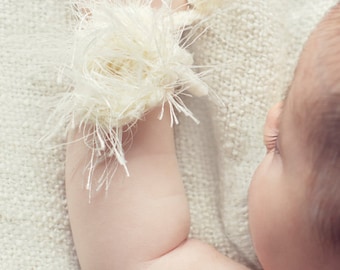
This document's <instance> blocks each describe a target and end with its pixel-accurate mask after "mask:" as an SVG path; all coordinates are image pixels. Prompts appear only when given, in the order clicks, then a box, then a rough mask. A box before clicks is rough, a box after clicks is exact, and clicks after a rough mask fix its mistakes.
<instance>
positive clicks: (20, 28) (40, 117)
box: [0, 0, 337, 270]
mask: <svg viewBox="0 0 340 270" xmlns="http://www.w3.org/2000/svg"><path fill="white" fill-rule="evenodd" d="M197 1H199V0H197ZM336 2H337V1H336V0H286V1H282V0H233V1H232V0H225V7H224V8H223V9H221V10H218V11H216V12H215V13H214V15H213V16H212V17H211V19H210V20H208V21H207V22H206V24H208V25H210V28H209V30H208V31H207V32H206V33H205V34H204V35H203V36H202V37H201V38H200V39H199V40H198V41H197V42H196V44H195V45H194V47H193V51H194V52H195V58H196V62H197V64H204V65H213V66H215V67H216V71H215V72H214V74H213V75H212V76H211V77H210V78H209V84H210V85H211V87H212V89H214V91H215V92H216V94H217V95H218V96H219V97H220V98H221V99H222V100H223V102H224V103H225V106H221V105H219V104H215V103H212V102H210V101H207V100H206V99H199V98H192V99H190V98H188V99H186V103H187V104H188V106H189V107H190V108H191V109H192V111H193V112H194V113H195V115H196V116H197V118H198V119H200V121H201V124H200V125H196V124H194V123H193V122H192V121H191V120H190V119H187V118H185V117H182V116H180V125H179V126H177V127H176V130H175V132H176V140H177V141H176V142H177V150H178V158H179V162H180V165H181V170H182V175H183V178H184V181H185V185H186V189H187V193H188V197H189V200H190V206H191V216H192V231H191V235H192V236H194V237H197V238H201V239H203V240H205V241H207V242H209V243H211V244H213V245H215V246H216V247H217V248H218V249H219V250H220V251H221V252H223V253H224V254H226V255H229V256H231V257H232V258H234V259H236V260H239V261H241V262H244V263H246V264H247V265H248V266H250V267H251V268H252V269H258V267H259V266H258V263H257V262H256V257H255V255H254V253H253V251H252V249H251V242H250V238H249V232H248V227H247V207H246V205H247V204H246V199H247V188H248V185H249V182H250V180H251V176H252V173H253V172H254V170H255V168H256V166H257V164H258V163H259V161H260V160H261V158H262V156H263V154H264V149H263V147H262V137H261V136H262V134H261V133H262V126H263V123H264V118H265V114H266V111H267V109H268V108H269V107H270V106H271V105H272V104H273V103H274V102H276V101H278V100H280V97H281V95H282V93H283V92H284V91H285V89H286V88H287V87H288V85H289V83H290V81H291V79H292V75H293V71H294V68H295V66H296V62H297V59H298V55H299V53H300V51H301V49H302V46H303V43H304V42H305V41H306V39H307V37H308V35H309V33H310V32H311V30H312V29H313V28H314V27H315V25H316V23H317V22H318V21H319V20H320V18H321V17H322V16H323V15H324V13H325V12H326V11H327V10H328V9H329V8H330V7H331V6H332V5H333V4H335V3H336ZM0 10H1V14H0V59H1V64H0V134H1V135H0V149H1V150H0V250H1V251H0V269H7V270H12V269H20V270H22V269H34V270H37V269H44V270H48V269H67V270H68V269H70V270H74V269H79V266H78V263H77V258H76V254H75V251H74V247H73V242H72V236H71V231H70V226H69V221H68V215H67V207H66V200H65V188H64V160H65V153H64V147H62V146H58V147H56V148H54V149H49V148H46V147H45V146H44V145H42V144H41V143H40V142H39V139H40V138H41V137H42V136H43V135H44V134H46V131H47V130H48V129H51V128H52V126H53V123H47V118H48V115H49V111H48V110H47V109H46V106H45V103H46V99H47V98H48V97H52V96H54V95H55V94H57V93H60V92H62V91H64V90H65V89H64V87H63V86H62V85H58V84H57V73H58V70H57V69H56V67H57V65H56V64H57V63H56V62H55V59H56V57H55V56H56V54H57V53H58V51H59V50H60V48H59V47H58V46H59V45H58V44H61V43H62V42H61V41H65V42H66V39H67V35H66V34H65V33H66V32H67V31H68V29H69V28H70V25H71V24H72V20H73V19H74V18H72V16H71V12H70V7H69V5H68V1H67V0H32V1H26V0H17V1H9V0H2V1H0ZM59 135H60V136H58V135H57V136H55V137H53V138H52V141H53V143H54V144H55V145H61V143H62V140H63V136H62V132H60V134H59Z"/></svg>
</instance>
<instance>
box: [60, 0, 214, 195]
mask: <svg viewBox="0 0 340 270" xmlns="http://www.w3.org/2000/svg"><path fill="white" fill-rule="evenodd" d="M113 2H114V3H113ZM84 3H85V6H84V4H83V6H82V7H81V8H82V12H81V13H78V15H79V14H82V16H80V17H79V25H78V26H77V29H76V32H75V45H74V50H73V52H74V53H73V64H72V68H71V70H72V71H71V78H72V80H73V83H72V86H71V87H70V91H68V92H67V93H65V94H64V95H63V98H62V99H61V100H60V102H59V105H58V106H57V109H56V114H57V116H58V117H59V118H61V119H62V120H61V121H63V122H67V123H69V126H68V131H71V130H72V129H75V128H83V127H91V128H90V130H91V132H89V130H86V131H84V140H85V141H86V143H87V145H88V146H89V147H90V148H91V149H92V150H93V160H92V161H91V164H89V171H90V173H89V181H88V183H87V188H88V189H91V188H92V182H91V179H90V178H91V177H90V175H91V171H93V169H94V168H95V167H96V163H97V162H103V160H105V159H106V158H107V157H115V160H116V161H115V164H111V165H110V166H111V167H112V168H115V167H116V166H117V165H118V164H120V165H122V166H124V167H125V168H126V171H127V173H128V170H127V167H126V161H125V158H124V151H123V146H122V136H123V129H124V128H126V127H128V126H131V125H133V124H134V123H135V122H136V121H137V120H138V119H140V118H141V117H142V116H143V115H144V114H145V113H146V112H147V111H148V110H150V109H152V108H154V107H156V106H160V105H161V106H162V105H163V106H164V104H165V103H168V104H169V107H170V110H171V115H172V120H173V123H177V118H176V115H175V111H178V112H182V113H184V114H185V115H187V116H189V117H191V118H192V119H194V120H195V121H197V120H196V119H195V117H194V116H193V114H192V113H191V111H190V110H189V109H188V108H187V107H186V106H185V104H184V103H183V102H182V100H181V95H183V94H185V93H184V92H186V93H189V94H192V95H196V96H202V95H206V94H207V93H208V86H207V85H206V84H205V83H204V82H203V81H202V80H201V74H199V73H195V72H194V71H193V69H194V68H195V66H194V65H193V56H192V55H191V53H190V52H188V50H186V49H187V47H188V46H189V45H190V44H189V43H190V42H192V39H191V38H190V37H187V38H183V33H184V32H187V31H188V30H189V27H188V25H190V24H191V23H192V22H193V21H195V20H197V19H198V16H197V14H196V12H193V11H191V10H186V11H178V12H174V11H172V10H171V9H170V7H169V5H167V4H166V3H164V4H163V6H162V7H161V8H160V9H157V10H156V9H153V8H152V7H151V1H112V2H111V1H108V0H106V1H105V0H101V1H90V2H88V1H86V2H84ZM189 32H190V31H189ZM161 117H162V116H160V118H161ZM114 170H115V169H112V171H111V173H108V174H107V176H103V178H102V179H101V180H100V182H99V183H97V188H98V187H101V186H102V185H103V184H108V182H109V180H110V177H109V175H110V174H112V173H113V172H114ZM106 186H108V185H106Z"/></svg>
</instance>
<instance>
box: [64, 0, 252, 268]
mask: <svg viewBox="0 0 340 270" xmlns="http://www.w3.org/2000/svg"><path fill="white" fill-rule="evenodd" d="M159 2H160V1H154V4H155V7H157V6H158V5H159ZM179 2H182V3H183V1H179ZM176 5H177V6H178V5H180V3H175V7H176ZM159 113H160V109H156V110H154V111H152V112H150V113H148V114H147V115H146V119H145V120H141V121H139V122H138V124H137V127H136V128H134V130H133V143H132V146H131V148H130V149H129V150H128V151H127V152H126V159H127V166H128V169H129V173H130V177H127V176H126V173H125V170H124V169H123V167H118V170H117V172H116V173H115V175H114V177H113V179H112V182H111V184H110V187H109V189H108V191H107V193H105V191H104V190H102V191H100V192H99V193H98V194H97V195H96V196H95V197H93V198H92V200H91V203H89V201H88V200H89V194H88V191H87V190H85V189H83V188H82V183H84V182H86V180H85V181H84V178H86V173H85V174H84V170H85V167H86V166H87V164H88V163H89V161H90V160H91V150H89V149H88V148H87V147H86V145H85V144H84V143H83V141H82V140H79V141H77V142H75V143H71V144H70V145H69V146H68V148H67V159H66V191H67V200H68V208H69V216H70V221H71V226H72V233H73V238H74V242H75V246H76V250H77V255H78V258H79V261H80V264H81V267H82V269H83V270H105V269H110V270H135V269H136V270H137V269H138V270H139V269H141V270H142V269H148V270H156V269H157V270H165V269H169V270H171V269H173V270H181V269H183V270H184V269H185V270H190V269H193V270H199V269H216V270H218V269H246V268H243V266H239V265H238V264H236V263H234V262H232V261H230V260H229V259H227V258H226V257H224V256H223V255H221V254H220V253H218V252H217V251H216V250H215V249H214V248H212V247H210V246H209V245H207V244H204V243H202V242H200V241H197V240H188V233H189V227H190V220H189V209H188V203H187V199H186V195H185V190H184V187H183V183H182V181H181V177H180V175H179V170H178V165H177V159H176V153H175V146H174V138H173V130H172V128H171V127H170V114H169V112H168V111H167V110H165V113H164V117H163V119H162V120H161V121H160V120H158V116H159ZM80 136H81V134H74V135H73V136H72V137H71V138H69V140H72V141H73V140H75V141H76V140H77V138H79V137H80ZM104 170H105V164H104V163H103V164H102V165H101V167H100V166H99V167H97V168H96V170H95V173H94V175H93V176H92V179H93V181H96V180H97V179H98V178H99V177H100V175H101V174H102V173H103V171H104Z"/></svg>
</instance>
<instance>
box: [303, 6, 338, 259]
mask: <svg viewBox="0 0 340 270" xmlns="http://www.w3.org/2000/svg"><path fill="white" fill-rule="evenodd" d="M313 38H316V39H317V42H316V43H317V46H318V47H317V48H316V49H315V52H309V53H312V54H313V53H314V56H313V57H315V62H314V64H313V65H312V66H311V67H310V68H313V69H315V71H314V72H313V74H315V76H314V78H307V79H308V80H312V84H311V87H312V89H311V91H312V92H314V93H316V95H315V97H314V98H309V97H308V98H306V99H308V100H309V101H311V102H310V103H309V104H308V106H307V108H308V112H305V114H304V115H308V120H306V122H308V123H305V124H306V125H305V127H306V131H307V137H306V142H307V144H306V146H307V148H309V150H311V152H307V153H308V154H309V155H310V158H311V159H310V161H311V162H312V163H311V164H312V169H311V178H310V179H311V185H310V190H309V191H310V192H309V194H308V201H309V202H310V203H309V205H310V206H309V209H310V213H309V214H310V215H309V217H310V218H311V223H312V224H313V228H314V230H315V231H316V232H317V235H318V237H319V238H318V239H319V240H320V241H321V244H322V246H323V247H324V248H325V249H326V250H327V252H329V247H331V249H332V250H333V251H334V252H339V251H340V4H338V5H337V6H336V7H335V8H334V9H332V10H331V11H330V12H329V14H327V16H326V18H325V19H324V20H323V21H322V23H321V24H320V25H319V27H318V29H317V31H316V32H315V33H314V37H313ZM312 95H313V94H312Z"/></svg>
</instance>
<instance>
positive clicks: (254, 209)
mask: <svg viewBox="0 0 340 270" xmlns="http://www.w3.org/2000/svg"><path fill="white" fill-rule="evenodd" d="M181 4H182V2H181V1H178V3H175V4H174V5H175V6H176V5H178V6H179V5H181ZM339 104H340V5H337V7H335V8H334V9H332V10H331V11H330V12H329V13H328V14H327V15H326V17H325V18H324V19H323V20H322V22H321V23H320V24H319V25H318V27H317V28H316V30H315V31H314V32H313V34H312V35H311V37H310V38H309V40H308V42H307V43H306V46H305V48H304V50H303V52H302V55H301V58H300V62H299V65H298V68H297V70H296V73H295V78H294V80H293V83H292V85H291V87H290V89H289V93H288V94H287V95H286V98H285V100H284V101H283V102H282V103H279V104H278V105H276V106H274V107H273V108H272V109H271V110H270V112H269V114H268V117H267V122H266V125H265V129H264V141H265V145H266V147H267V150H268V151H267V154H266V156H265V158H264V160H263V162H262V163H261V164H260V166H259V167H258V169H257V171H256V172H255V174H254V177H253V181H252V184H251V186H250V190H249V225H250V231H251V235H252V239H253V243H254V247H255V251H256V254H257V256H258V258H259V260H260V263H261V264H262V266H263V268H264V269H265V270H288V269H289V270H304V269H308V270H336V269H339V267H340V266H339V265H340V181H339V178H338V177H339V175H340V156H339V151H340V140H339V136H340V105H339ZM159 110H160V109H155V110H154V111H152V112H150V113H148V114H147V115H146V116H145V119H144V120H143V121H140V122H139V123H138V125H137V127H135V129H134V131H133V132H134V139H133V144H132V146H131V148H130V149H129V151H128V152H127V154H126V159H127V160H128V167H129V172H130V177H126V173H125V171H124V169H123V168H118V170H117V172H116V174H115V175H114V179H113V181H112V182H111V185H110V188H109V190H108V191H107V194H105V191H100V192H98V193H97V194H96V196H95V197H93V198H92V201H91V203H90V204H89V203H88V191H87V190H85V189H82V186H81V183H82V182H83V178H84V177H86V175H85V176H84V168H85V166H86V165H87V164H88V161H89V160H90V158H91V152H90V150H88V148H87V147H86V146H85V145H84V144H83V142H82V141H81V140H79V141H78V142H75V143H72V144H70V145H69V146H68V149H67V160H66V191H67V199H68V206H69V215H70V220H71V226H72V232H73V237H74V242H75V246H76V250H77V254H78V258H79V262H80V265H81V267H82V269H83V270H105V269H110V270H116V269H117V270H144V269H145V270H165V269H169V270H190V269H192V270H200V269H205V270H206V269H214V270H219V269H221V270H222V269H223V270H227V269H231V270H242V269H243V270H245V269H247V268H246V267H245V266H242V265H240V264H238V263H236V262H234V261H232V260H230V259H228V258H226V257H225V256H223V255H222V254H220V253H219V252H218V251H217V250H215V249H214V248H213V247H211V246H209V245H208V244H205V243H203V242H201V241H199V240H194V239H188V234H189V227H190V218H189V208H188V202H187V198H186V195H185V190H184V187H183V183H182V181H181V177H180V173H179V170H178V165H177V159H176V153H175V146H174V137H173V131H172V128H171V127H170V115H169V114H165V115H164V119H163V120H162V121H159V120H158V118H157V117H158V114H159ZM79 136H81V135H80V134H75V135H72V136H71V135H70V138H69V139H70V140H75V139H77V138H78V137H79ZM155 142H157V143H155ZM101 166H102V167H98V169H97V170H96V171H95V172H94V175H93V176H92V177H93V178H94V179H96V177H99V176H100V175H101V173H102V171H103V170H105V164H102V165H101ZM101 170H102V171H101Z"/></svg>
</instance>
